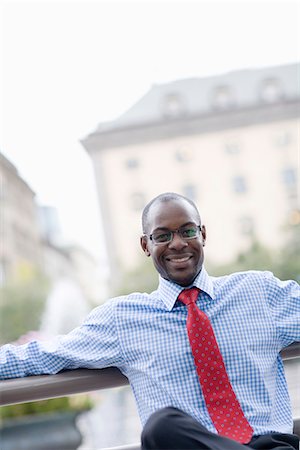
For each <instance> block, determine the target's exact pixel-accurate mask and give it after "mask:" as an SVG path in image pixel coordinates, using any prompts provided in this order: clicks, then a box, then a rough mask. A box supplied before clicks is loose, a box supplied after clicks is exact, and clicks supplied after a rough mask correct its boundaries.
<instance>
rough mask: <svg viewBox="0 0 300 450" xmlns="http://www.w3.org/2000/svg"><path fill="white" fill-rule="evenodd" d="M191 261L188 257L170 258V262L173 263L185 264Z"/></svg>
mask: <svg viewBox="0 0 300 450" xmlns="http://www.w3.org/2000/svg"><path fill="white" fill-rule="evenodd" d="M188 260H189V256H186V257H185V258H170V261H173V262H185V261H188Z"/></svg>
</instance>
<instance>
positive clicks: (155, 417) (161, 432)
mask: <svg viewBox="0 0 300 450" xmlns="http://www.w3.org/2000/svg"><path fill="white" fill-rule="evenodd" d="M180 413H181V411H179V410H178V409H176V408H172V407H166V408H162V409H159V410H158V411H156V412H155V413H153V414H152V415H151V416H150V417H149V419H148V420H147V422H146V424H145V426H144V428H143V431H142V446H143V447H144V448H151V443H153V442H164V441H165V442H166V441H168V437H169V436H170V435H171V434H173V435H174V429H176V428H174V425H175V424H174V421H175V420H176V417H178V415H179V414H180ZM175 427H176V425H175Z"/></svg>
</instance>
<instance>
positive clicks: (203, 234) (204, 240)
mask: <svg viewBox="0 0 300 450" xmlns="http://www.w3.org/2000/svg"><path fill="white" fill-rule="evenodd" d="M201 236H202V246H203V247H204V246H205V242H206V228H205V225H202V227H201Z"/></svg>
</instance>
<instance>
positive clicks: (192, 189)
mask: <svg viewBox="0 0 300 450" xmlns="http://www.w3.org/2000/svg"><path fill="white" fill-rule="evenodd" d="M182 192H183V195H184V196H185V197H187V198H189V199H190V200H193V201H196V196H197V193H196V186H195V185H194V184H186V185H184V186H183V188H182Z"/></svg>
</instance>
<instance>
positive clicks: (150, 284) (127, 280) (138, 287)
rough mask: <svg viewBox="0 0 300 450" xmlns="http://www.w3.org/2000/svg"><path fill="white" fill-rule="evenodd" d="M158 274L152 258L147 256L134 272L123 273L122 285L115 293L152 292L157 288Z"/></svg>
mask: <svg viewBox="0 0 300 450" xmlns="http://www.w3.org/2000/svg"><path fill="white" fill-rule="evenodd" d="M157 283H158V275H157V272H156V270H155V268H154V267H153V263H152V259H151V258H145V259H144V260H143V261H142V262H141V264H140V265H139V266H138V267H137V268H136V269H135V270H133V271H132V272H126V273H125V274H124V275H123V279H122V283H121V287H120V288H119V289H118V290H116V292H115V293H114V295H126V294H130V293H131V292H152V291H154V290H155V289H156V288H157Z"/></svg>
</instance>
